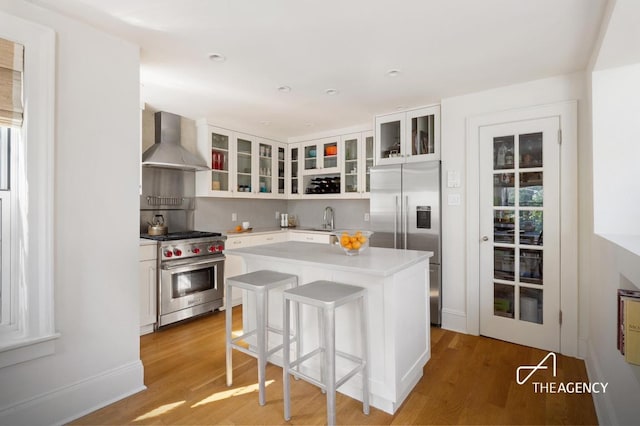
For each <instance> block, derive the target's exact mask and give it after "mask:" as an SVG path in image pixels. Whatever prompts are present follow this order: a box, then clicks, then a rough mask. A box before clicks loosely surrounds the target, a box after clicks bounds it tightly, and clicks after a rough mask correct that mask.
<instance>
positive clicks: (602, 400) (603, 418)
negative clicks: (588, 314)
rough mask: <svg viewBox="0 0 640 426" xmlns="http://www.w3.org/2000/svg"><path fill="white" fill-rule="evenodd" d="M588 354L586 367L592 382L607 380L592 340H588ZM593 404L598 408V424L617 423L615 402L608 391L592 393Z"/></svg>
mask: <svg viewBox="0 0 640 426" xmlns="http://www.w3.org/2000/svg"><path fill="white" fill-rule="evenodd" d="M586 349H587V356H586V358H585V363H584V364H585V367H586V368H587V377H588V378H589V381H590V382H591V383H593V382H607V380H604V377H603V376H602V369H601V368H600V363H599V362H598V359H597V357H596V354H595V352H594V350H593V346H592V345H591V340H587V341H586ZM591 398H592V399H593V405H594V406H595V408H596V416H598V424H601V425H617V424H619V423H618V419H617V417H616V414H615V410H614V409H613V403H612V402H611V399H609V394H608V393H606V392H605V393H599V394H591Z"/></svg>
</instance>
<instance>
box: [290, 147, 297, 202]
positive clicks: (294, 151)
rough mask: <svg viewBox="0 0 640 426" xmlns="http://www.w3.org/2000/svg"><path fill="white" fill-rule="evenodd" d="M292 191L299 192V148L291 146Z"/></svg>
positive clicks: (293, 192)
mask: <svg viewBox="0 0 640 426" xmlns="http://www.w3.org/2000/svg"><path fill="white" fill-rule="evenodd" d="M291 193H292V194H297V193H298V148H291Z"/></svg>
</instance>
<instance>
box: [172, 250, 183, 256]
mask: <svg viewBox="0 0 640 426" xmlns="http://www.w3.org/2000/svg"><path fill="white" fill-rule="evenodd" d="M173 254H175V255H176V256H182V250H180V249H173Z"/></svg>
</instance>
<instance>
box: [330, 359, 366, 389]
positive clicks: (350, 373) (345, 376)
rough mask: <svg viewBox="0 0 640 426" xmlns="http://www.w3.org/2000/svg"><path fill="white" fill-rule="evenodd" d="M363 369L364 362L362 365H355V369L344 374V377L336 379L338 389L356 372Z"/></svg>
mask: <svg viewBox="0 0 640 426" xmlns="http://www.w3.org/2000/svg"><path fill="white" fill-rule="evenodd" d="M363 370H364V364H361V365H358V366H357V367H355V368H354V369H353V370H351V371H349V372H348V373H347V374H345V375H344V376H342V378H341V379H340V380H338V381H336V389H338V388H339V387H340V386H342V385H343V384H344V382H346V381H347V380H349V379H350V378H352V377H353V376H355V375H356V373H359V372H361V371H363Z"/></svg>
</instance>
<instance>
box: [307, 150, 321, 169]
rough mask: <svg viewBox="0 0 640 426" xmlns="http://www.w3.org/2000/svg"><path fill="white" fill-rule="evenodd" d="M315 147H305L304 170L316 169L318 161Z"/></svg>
mask: <svg viewBox="0 0 640 426" xmlns="http://www.w3.org/2000/svg"><path fill="white" fill-rule="evenodd" d="M317 154H318V153H317V152H316V146H315V145H309V146H305V147H304V169H305V170H312V169H315V168H316V162H317V161H318V158H317Z"/></svg>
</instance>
